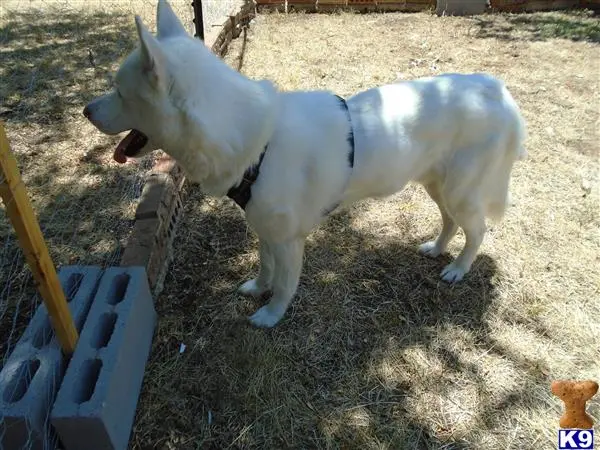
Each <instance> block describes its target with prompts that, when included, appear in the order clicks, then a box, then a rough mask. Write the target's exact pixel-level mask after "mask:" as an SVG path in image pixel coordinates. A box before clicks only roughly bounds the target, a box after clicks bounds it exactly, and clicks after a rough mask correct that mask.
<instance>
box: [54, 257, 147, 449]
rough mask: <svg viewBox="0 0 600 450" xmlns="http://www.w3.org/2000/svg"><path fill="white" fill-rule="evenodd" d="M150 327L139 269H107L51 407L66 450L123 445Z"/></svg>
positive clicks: (143, 277)
mask: <svg viewBox="0 0 600 450" xmlns="http://www.w3.org/2000/svg"><path fill="white" fill-rule="evenodd" d="M155 325H156V312H155V310H154V302H153V300H152V296H151V294H150V287H149V285H148V278H147V276H146V271H145V270H144V268H143V267H111V268H109V269H106V270H105V272H104V275H103V277H102V279H101V280H100V284H99V286H98V292H97V293H96V297H95V299H94V301H93V304H92V307H91V309H90V312H89V314H88V318H87V320H86V322H85V325H84V327H83V330H82V332H81V335H80V339H79V343H78V344H77V348H76V350H75V353H74V354H73V357H72V359H71V362H70V364H69V367H68V369H67V372H66V374H65V377H64V380H63V383H62V385H61V388H60V390H59V391H58V394H57V396H56V401H55V403H54V407H53V409H52V414H51V423H52V425H53V426H54V428H55V429H56V432H57V433H58V435H59V437H60V440H61V443H62V444H63V446H64V448H65V450H79V449H85V450H96V449H103V450H107V449H112V450H121V449H123V450H124V449H126V448H127V444H128V442H129V437H130V434H131V428H132V425H133V419H134V417H135V410H136V407H137V402H138V398H139V394H140V390H141V386H142V380H143V377H144V371H145V367H146V361H147V359H148V356H149V354H150V347H151V344H152V337H153V334H154V328H155Z"/></svg>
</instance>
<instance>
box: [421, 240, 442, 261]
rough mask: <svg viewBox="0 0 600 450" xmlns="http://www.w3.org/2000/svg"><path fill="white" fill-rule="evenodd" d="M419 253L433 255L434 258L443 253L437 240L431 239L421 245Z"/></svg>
mask: <svg viewBox="0 0 600 450" xmlns="http://www.w3.org/2000/svg"><path fill="white" fill-rule="evenodd" d="M419 253H420V254H422V255H427V256H431V257H432V258H436V257H438V256H440V255H441V254H442V252H441V250H440V249H439V248H438V246H437V245H436V243H435V241H429V242H425V243H424V244H421V245H419Z"/></svg>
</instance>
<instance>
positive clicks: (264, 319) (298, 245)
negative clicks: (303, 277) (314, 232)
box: [250, 238, 304, 327]
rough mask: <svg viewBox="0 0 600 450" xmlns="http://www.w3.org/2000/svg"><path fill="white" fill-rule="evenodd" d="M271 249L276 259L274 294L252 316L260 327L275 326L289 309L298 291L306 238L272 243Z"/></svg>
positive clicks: (253, 321) (252, 319)
mask: <svg viewBox="0 0 600 450" xmlns="http://www.w3.org/2000/svg"><path fill="white" fill-rule="evenodd" d="M269 249H270V251H271V253H272V255H273V258H274V260H275V271H274V276H273V296H272V297H271V301H270V302H269V303H268V304H266V305H265V306H263V307H261V308H260V309H259V310H258V311H256V312H255V313H254V314H253V315H252V316H250V322H252V324H253V325H256V326H258V327H272V326H274V325H275V324H276V323H277V322H279V320H280V319H281V318H282V317H283V315H284V314H285V312H286V311H287V308H288V306H289V305H290V302H291V301H292V297H293V296H294V294H295V293H296V288H297V287H298V281H299V279H300V272H301V271H302V259H303V256H304V238H298V239H293V240H291V241H287V242H282V243H277V244H271V243H270V244H269Z"/></svg>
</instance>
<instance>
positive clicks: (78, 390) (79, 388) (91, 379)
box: [73, 359, 102, 405]
mask: <svg viewBox="0 0 600 450" xmlns="http://www.w3.org/2000/svg"><path fill="white" fill-rule="evenodd" d="M101 369H102V361H101V360H100V359H88V360H86V361H84V362H83V364H82V366H81V372H80V373H79V378H78V379H77V382H76V383H75V386H74V387H73V401H74V402H75V403H77V404H78V405H81V404H82V403H85V402H87V401H89V400H90V399H91V398H92V395H93V394H94V390H95V389H96V383H97V382H98V377H99V376H100V370H101Z"/></svg>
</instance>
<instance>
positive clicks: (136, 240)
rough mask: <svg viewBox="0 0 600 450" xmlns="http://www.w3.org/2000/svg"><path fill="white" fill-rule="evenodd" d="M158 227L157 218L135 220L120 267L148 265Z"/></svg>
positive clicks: (158, 221)
mask: <svg viewBox="0 0 600 450" xmlns="http://www.w3.org/2000/svg"><path fill="white" fill-rule="evenodd" d="M159 225H160V220H159V219H158V218H154V219H144V220H136V222H135V225H134V226H133V230H132V231H131V235H130V236H129V239H128V241H127V246H126V247H125V251H124V252H123V256H122V257H121V264H120V265H121V266H143V267H146V266H147V265H148V262H149V261H150V257H151V255H152V249H153V247H154V242H155V239H156V235H157V232H158V229H159Z"/></svg>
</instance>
